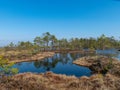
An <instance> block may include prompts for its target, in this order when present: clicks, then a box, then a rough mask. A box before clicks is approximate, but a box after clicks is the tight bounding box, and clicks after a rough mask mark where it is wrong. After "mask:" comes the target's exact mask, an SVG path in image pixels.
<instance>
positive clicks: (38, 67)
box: [14, 50, 120, 77]
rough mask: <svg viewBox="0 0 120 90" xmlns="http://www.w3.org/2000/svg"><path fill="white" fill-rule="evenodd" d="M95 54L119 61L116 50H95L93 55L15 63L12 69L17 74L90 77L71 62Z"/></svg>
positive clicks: (119, 54) (85, 70) (62, 55)
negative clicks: (30, 73) (48, 72)
mask: <svg viewBox="0 0 120 90" xmlns="http://www.w3.org/2000/svg"><path fill="white" fill-rule="evenodd" d="M95 54H99V55H105V56H109V57H115V58H118V59H120V52H117V51H116V50H97V51H96V53H94V54H89V53H83V54H80V53H71V54H70V53H61V54H60V53H58V54H55V55H54V56H53V57H51V58H46V59H44V60H39V61H32V62H21V63H17V64H16V65H15V66H14V67H17V68H18V69H19V73H24V72H33V73H44V72H47V71H52V72H54V73H57V74H66V75H75V76H77V77H80V76H84V75H86V76H90V75H91V70H90V69H89V68H87V67H82V66H78V65H75V64H73V63H72V62H73V61H74V60H76V59H77V58H79V57H84V56H93V55H95Z"/></svg>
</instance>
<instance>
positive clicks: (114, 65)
mask: <svg viewBox="0 0 120 90" xmlns="http://www.w3.org/2000/svg"><path fill="white" fill-rule="evenodd" d="M73 63H74V64H77V65H80V66H85V67H89V68H90V69H91V70H92V71H93V72H94V73H101V74H106V73H109V74H112V75H115V76H119V77H120V61H119V60H117V59H115V58H109V57H106V56H86V57H82V58H79V59H77V60H76V61H74V62H73Z"/></svg>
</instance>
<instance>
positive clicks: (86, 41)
mask: <svg viewBox="0 0 120 90" xmlns="http://www.w3.org/2000/svg"><path fill="white" fill-rule="evenodd" d="M109 48H120V40H116V39H115V38H114V36H111V37H107V36H105V35H104V34H103V35H101V36H100V37H98V38H93V37H90V38H71V39H69V40H68V39H66V38H63V39H57V38H56V36H55V35H52V34H50V33H49V32H46V33H43V34H42V35H41V36H37V37H35V38H34V41H33V42H30V41H26V42H24V41H21V42H18V43H17V44H14V43H13V42H11V43H10V44H9V45H7V46H5V47H4V50H5V51H8V50H32V51H33V52H39V51H55V50H83V49H89V50H96V49H109Z"/></svg>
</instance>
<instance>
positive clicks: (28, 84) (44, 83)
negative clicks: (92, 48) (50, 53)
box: [0, 72, 120, 90]
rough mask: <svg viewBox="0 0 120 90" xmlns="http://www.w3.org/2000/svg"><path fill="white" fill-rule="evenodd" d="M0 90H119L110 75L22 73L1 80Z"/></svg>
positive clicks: (118, 82) (117, 83) (114, 79)
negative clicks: (79, 75)
mask: <svg viewBox="0 0 120 90" xmlns="http://www.w3.org/2000/svg"><path fill="white" fill-rule="evenodd" d="M1 81H3V82H1V83H0V90H120V78H119V77H115V76H113V75H110V74H106V75H105V76H102V75H100V74H96V75H92V76H91V77H86V76H83V77H81V78H77V77H74V76H66V75H57V74H54V73H51V72H47V73H45V74H32V73H24V74H18V75H15V76H13V77H11V78H10V79H8V80H7V79H4V78H2V80H1Z"/></svg>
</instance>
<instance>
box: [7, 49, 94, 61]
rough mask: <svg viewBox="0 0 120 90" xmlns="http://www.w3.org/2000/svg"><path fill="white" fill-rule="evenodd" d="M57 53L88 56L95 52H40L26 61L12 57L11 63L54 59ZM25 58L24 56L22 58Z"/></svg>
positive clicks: (25, 59) (26, 58)
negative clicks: (87, 54)
mask: <svg viewBox="0 0 120 90" xmlns="http://www.w3.org/2000/svg"><path fill="white" fill-rule="evenodd" d="M56 53H81V54H84V53H85V54H86V53H95V51H82V50H69V51H66V50H65V51H64V50H63V51H47V52H40V53H38V54H36V55H33V56H29V57H28V56H27V57H25V58H24V59H23V58H18V59H14V56H13V57H12V58H13V59H10V60H9V62H14V63H20V62H30V61H37V60H41V59H44V58H47V57H52V56H54V55H55V54H56ZM21 57H24V56H21Z"/></svg>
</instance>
